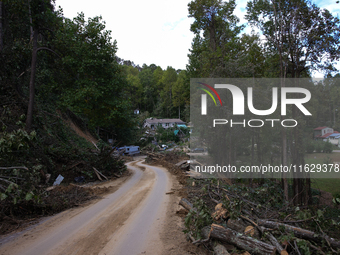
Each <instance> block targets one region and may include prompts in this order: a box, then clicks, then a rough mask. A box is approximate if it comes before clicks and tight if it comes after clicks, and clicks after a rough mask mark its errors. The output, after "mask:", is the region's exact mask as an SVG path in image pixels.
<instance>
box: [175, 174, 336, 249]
mask: <svg viewBox="0 0 340 255" xmlns="http://www.w3.org/2000/svg"><path fill="white" fill-rule="evenodd" d="M262 182H264V181H262ZM192 184H193V186H194V187H192V189H191V190H190V191H189V194H188V199H189V200H191V201H193V203H191V202H190V201H189V200H188V199H186V198H182V200H181V201H180V205H182V206H183V207H184V208H185V209H186V212H187V216H186V218H185V226H186V230H185V232H186V233H187V234H188V238H189V239H190V240H191V241H192V242H193V243H194V244H197V245H200V244H201V245H204V246H205V247H206V248H208V249H209V250H214V254H230V253H231V254H239V252H241V251H242V252H243V253H242V254H249V253H250V254H259V255H264V254H282V255H283V254H299V255H301V254H339V253H340V240H338V239H336V238H337V237H338V233H339V230H340V227H339V226H340V220H339V217H338V215H339V213H340V210H339V209H338V208H335V207H333V206H328V207H323V208H321V207H318V206H316V205H314V206H312V207H307V206H305V207H303V206H301V207H294V206H292V205H290V204H289V203H286V202H284V201H283V200H282V199H281V197H282V194H281V193H280V192H278V191H279V189H280V184H279V183H276V182H275V181H268V180H267V181H266V183H259V185H258V187H256V188H250V187H247V186H245V185H240V184H238V185H225V184H223V180H216V179H214V180H213V179H210V180H194V179H192ZM219 243H221V244H219ZM216 244H218V245H216ZM229 252H230V253H229Z"/></svg>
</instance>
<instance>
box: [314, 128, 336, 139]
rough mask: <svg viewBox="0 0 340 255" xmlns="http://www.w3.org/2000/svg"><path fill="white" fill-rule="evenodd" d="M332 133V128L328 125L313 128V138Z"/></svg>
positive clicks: (321, 137)
mask: <svg viewBox="0 0 340 255" xmlns="http://www.w3.org/2000/svg"><path fill="white" fill-rule="evenodd" d="M333 133H334V130H333V128H330V127H317V128H314V138H316V139H318V138H320V139H323V138H326V136H327V134H333Z"/></svg>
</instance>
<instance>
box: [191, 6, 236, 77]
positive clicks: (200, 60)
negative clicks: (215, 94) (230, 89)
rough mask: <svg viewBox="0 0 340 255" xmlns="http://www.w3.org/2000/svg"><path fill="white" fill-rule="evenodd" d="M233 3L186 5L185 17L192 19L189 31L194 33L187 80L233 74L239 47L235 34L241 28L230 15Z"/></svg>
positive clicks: (234, 17) (233, 16)
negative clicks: (187, 14) (187, 11)
mask: <svg viewBox="0 0 340 255" xmlns="http://www.w3.org/2000/svg"><path fill="white" fill-rule="evenodd" d="M235 6H236V4H235V1H233V0H231V1H229V2H224V1H221V0H194V1H191V2H190V3H189V4H188V10H189V17H192V18H194V19H195V20H194V22H193V24H192V25H191V28H190V30H191V31H192V32H193V33H194V34H195V37H194V40H193V43H192V49H191V50H190V54H189V66H188V71H189V74H190V76H191V77H196V78H198V77H220V76H228V77H230V76H232V75H236V74H235V71H234V70H231V69H232V68H233V67H237V65H235V63H238V58H237V53H238V52H239V51H238V50H239V47H240V46H241V45H240V44H239V41H238V38H237V35H238V34H239V33H240V31H241V30H242V28H243V27H242V26H237V22H238V21H239V20H238V18H237V17H236V16H235V15H233V11H234V9H235Z"/></svg>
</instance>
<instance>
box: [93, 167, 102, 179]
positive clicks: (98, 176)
mask: <svg viewBox="0 0 340 255" xmlns="http://www.w3.org/2000/svg"><path fill="white" fill-rule="evenodd" d="M93 171H94V173H95V174H96V175H97V178H98V179H99V180H100V181H103V179H102V178H101V177H100V175H99V174H98V173H97V171H96V169H95V168H94V167H93Z"/></svg>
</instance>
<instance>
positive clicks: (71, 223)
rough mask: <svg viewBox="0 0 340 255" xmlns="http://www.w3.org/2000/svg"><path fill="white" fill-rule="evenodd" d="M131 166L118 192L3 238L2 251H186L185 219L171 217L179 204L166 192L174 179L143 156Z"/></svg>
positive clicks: (128, 254)
mask: <svg viewBox="0 0 340 255" xmlns="http://www.w3.org/2000/svg"><path fill="white" fill-rule="evenodd" d="M128 168H129V169H130V171H132V172H133V174H132V175H131V176H130V177H129V178H128V179H127V180H125V182H123V181H122V180H120V181H118V183H116V184H114V185H118V186H119V188H118V189H117V190H116V191H115V192H114V193H111V194H109V195H106V196H105V197H104V198H103V199H101V200H99V201H95V202H92V203H91V204H89V205H87V206H84V207H81V208H75V209H71V210H68V211H65V212H63V213H60V214H58V215H55V216H53V217H50V218H48V219H45V220H44V221H43V222H41V223H39V224H37V225H35V226H33V227H31V228H30V229H28V230H25V231H23V232H20V233H17V234H13V235H10V236H7V237H5V238H2V240H0V243H1V244H0V254H20V255H22V254H31V255H40V254H41V255H45V254H117V255H124V254H126V255H134V254H175V253H176V254H186V252H184V251H183V252H182V251H179V250H178V249H179V247H180V245H178V243H177V241H176V239H178V238H180V239H182V240H185V237H184V235H183V236H181V234H182V233H181V229H180V227H179V225H180V224H179V221H180V219H179V217H177V216H176V217H177V218H178V220H177V219H175V218H174V217H175V216H174V217H172V216H171V217H169V215H170V213H171V214H175V213H174V212H173V209H172V208H174V206H175V204H176V203H178V201H175V200H176V199H175V200H174V198H173V197H171V196H170V195H166V193H167V192H169V191H170V190H171V188H172V185H173V178H172V177H171V176H170V174H169V173H168V172H167V170H166V169H164V168H160V167H155V166H148V165H143V164H142V163H141V161H138V162H136V161H135V162H131V163H129V164H128ZM119 182H120V183H119ZM106 185H110V183H108V184H106ZM171 210H172V212H170V211H171ZM170 228H171V231H169V229H170ZM176 229H177V230H176ZM170 239H173V240H170ZM182 244H183V241H182ZM178 252H179V253H178Z"/></svg>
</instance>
